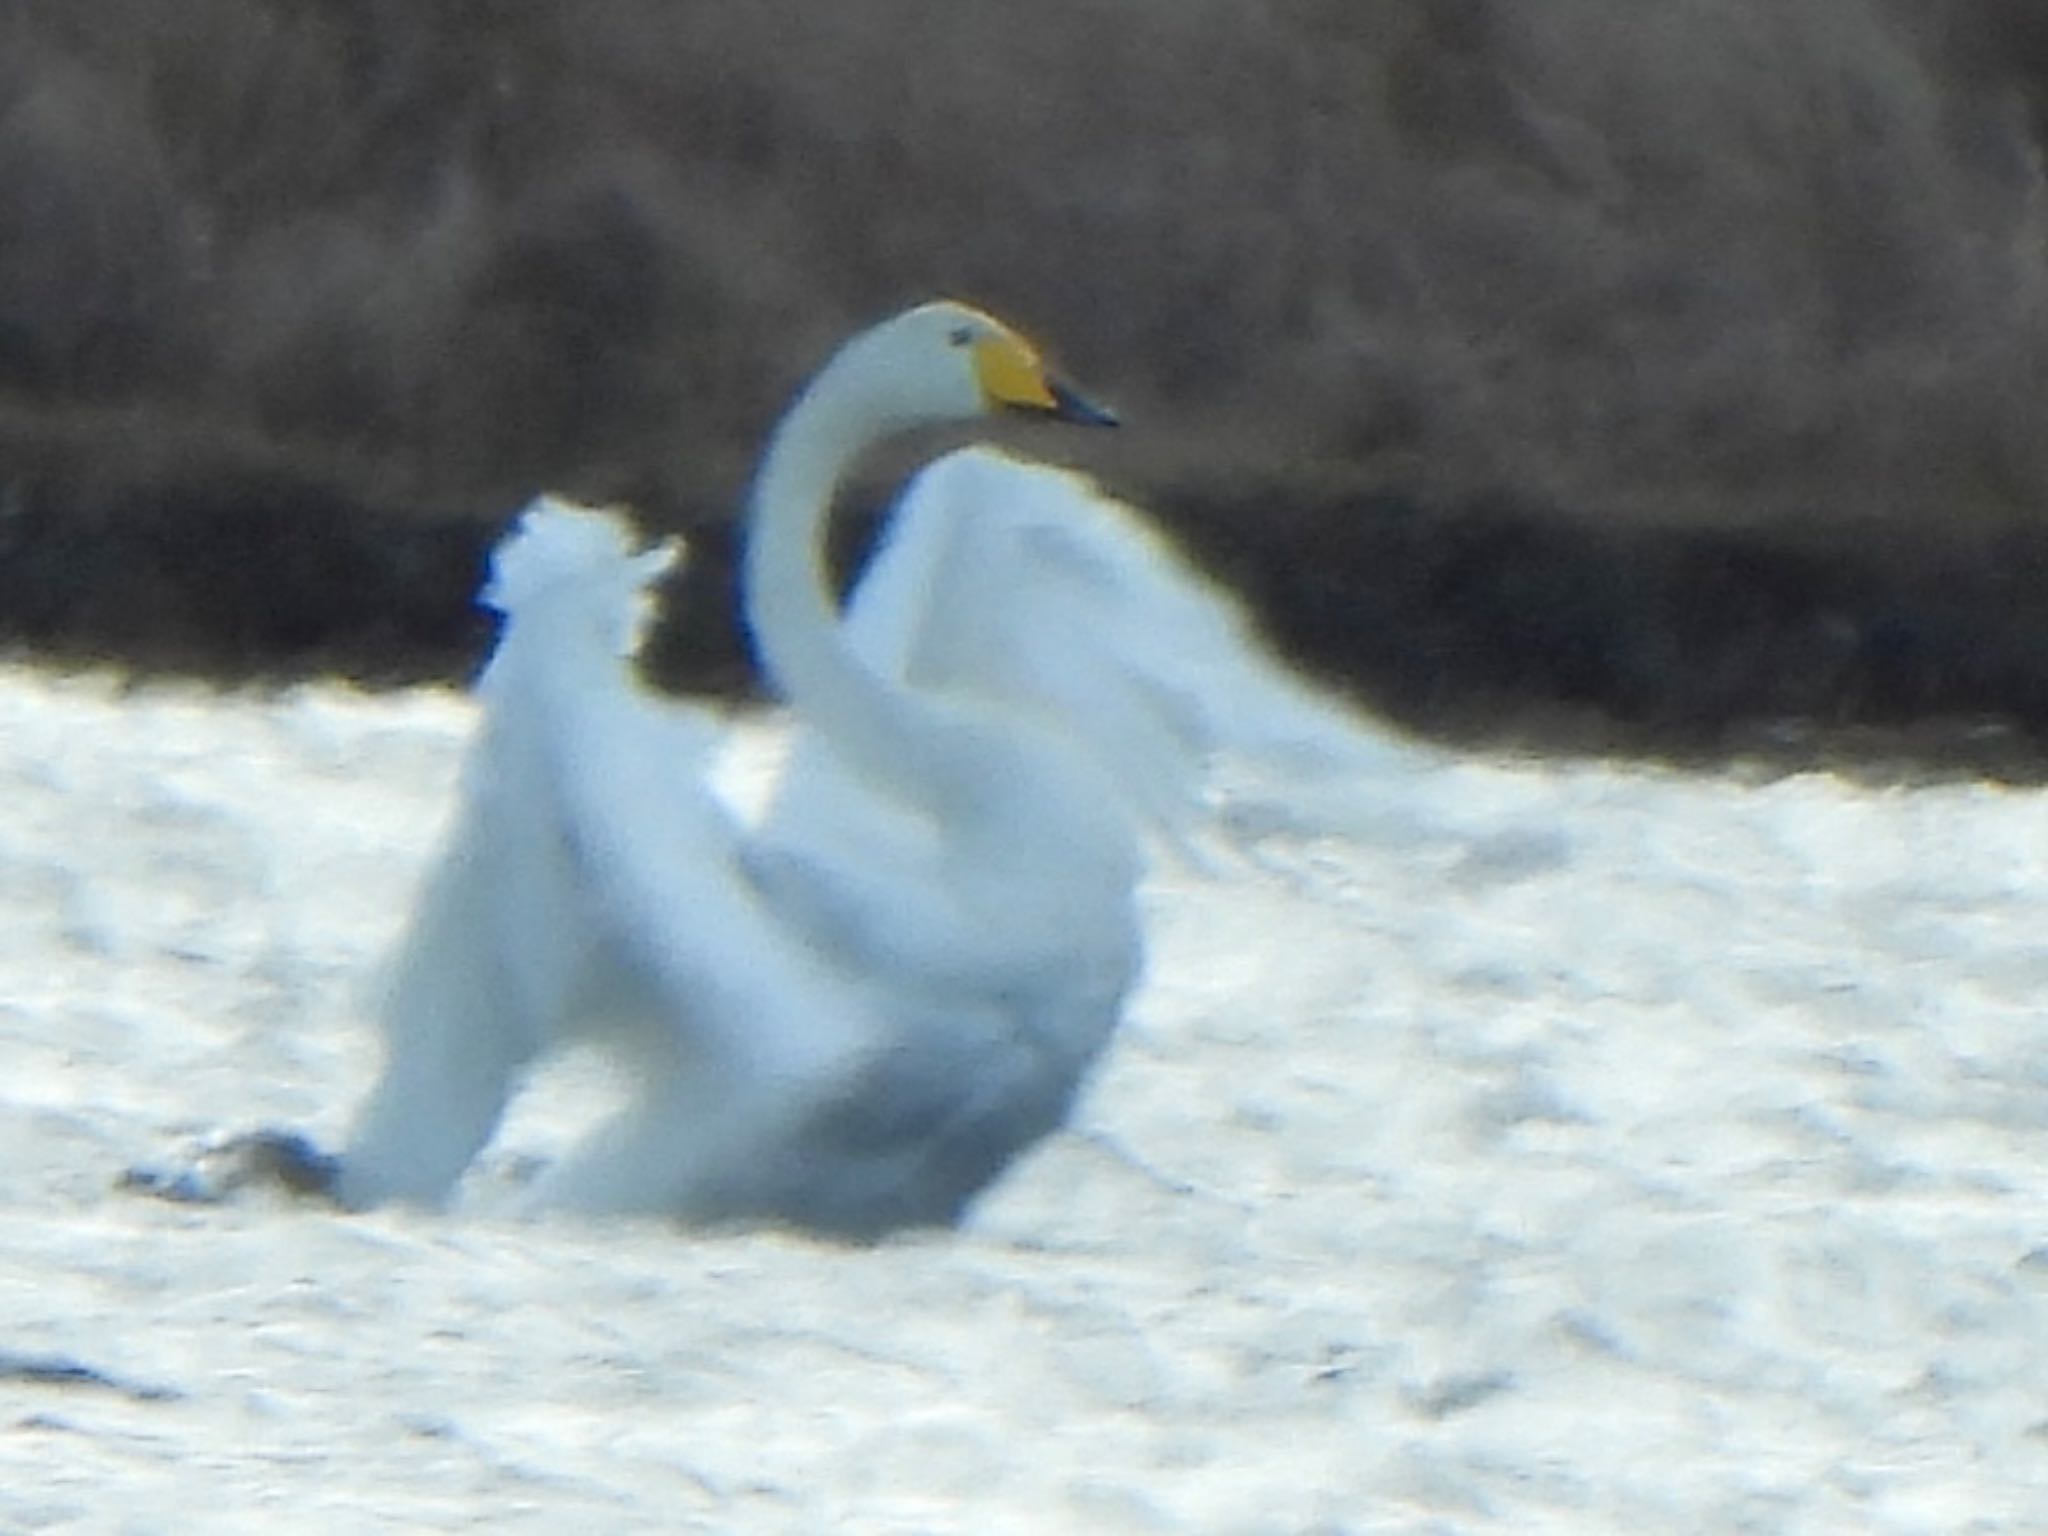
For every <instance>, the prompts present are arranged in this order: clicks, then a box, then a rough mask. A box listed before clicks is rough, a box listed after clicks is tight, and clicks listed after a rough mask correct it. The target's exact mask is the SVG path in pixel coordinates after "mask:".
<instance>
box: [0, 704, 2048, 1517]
mask: <svg viewBox="0 0 2048 1536" xmlns="http://www.w3.org/2000/svg"><path fill="white" fill-rule="evenodd" d="M471 718H472V716H471V713H470V707H469V706H468V705H467V704H466V703H465V702H464V701H462V700H460V699H458V698H456V697H454V696H452V695H446V694H415V695H407V696H399V697H390V698H375V699H368V698H361V697H357V696H355V695H352V694H349V693H347V692H345V691H341V690H337V689H330V688H312V689H304V690H300V691H296V692H293V693H291V694H288V695H286V696H283V697H281V698H269V697H234V696H228V697H221V696H216V695H214V694H211V693H208V692H206V691H203V690H199V689H184V688H178V689H172V688H154V687H152V688H146V689H142V690H139V691H134V692H123V691H122V690H121V689H119V688H118V687H116V686H114V685H112V684H110V683H107V682H105V681H101V680H95V679H68V680H67V679H54V678H51V677H48V676H44V675H41V674H38V673H36V672H34V671H30V670H22V669H16V670H11V671H5V672H0V956H4V966H5V969H4V976H5V978H6V982H5V986H4V989H0V1297H4V1307H0V1318H4V1322H0V1530H4V1531H10V1532H11V1531H16V1530H21V1531H29V1530H64V1531H121V1532H158V1531H161V1532H186V1531H208V1532H241V1531H248V1532H258V1531H261V1532H274V1531H279V1530H294V1531H323V1532H324V1531H340V1532H346V1531H358V1530H362V1531H416V1530H431V1529H457V1528H463V1529H467V1528H472V1527H474V1528H480V1529H481V1528H488V1529H491V1530H518V1531H527V1530H531V1531H553V1530H571V1531H582V1532H606V1533H611V1532H631V1531H719V1532H725V1531H747V1532H756V1531H761V1532H777V1531H787V1532H804V1533H816V1532H824V1531H889V1532H912V1531H920V1532H921V1531H931V1532H953V1531H974V1532H977V1533H982V1536H997V1533H1004V1532H1066V1531H1097V1530H1100V1531H1135V1532H1146V1531H1189V1532H1195V1531H1199V1532H1219V1533H1224V1532H1229V1533H1236V1532H1242V1533H1253V1532H1318V1531H1319V1532H1339V1531H1343V1532H1379V1531H1414V1532H1459V1531H1512V1532H1516V1533H1532V1532H1570V1533H1586V1532H1606V1531H1616V1532H1622V1531H1626V1532H1688V1531H1755V1532H1836V1531H1839V1532H1855V1533H1865V1532H1928V1533H1937V1532H1938V1533H1954V1532H1966V1531H2012V1532H2032V1531H2042V1530H2048V1022H2044V1016H2043V1010H2042V1007H2041V1000H2042V997H2043V995H2044V993H2048V797H2044V796H2042V795H2039V794H2033V793H2023V792H2011V791H2003V790H1998V789H1993V788H1983V787H1965V786H1957V787H1943V788H1933V789H1919V790H1911V791H1906V790H1894V791H1884V790H1872V789H1869V788H1861V787H1857V786H1853V785H1849V784H1845V783H1842V782H1838V781H1835V780H1832V779H1828V778H1821V777H1803V778H1794V779H1788V780H1784V781H1781V782H1777V783H1772V784H1764V785H1753V784H1745V783H1741V782H1737V781H1734V780H1729V779H1716V778H1684V777H1679V776H1675V775H1670V774H1665V773H1658V772H1649V771H1642V770H1637V769H1632V768H1616V767H1607V766H1597V765H1557V764H1540V763H1534V764H1506V763H1478V762H1473V763H1451V764H1447V765H1444V766H1441V767H1436V768H1428V769H1425V770H1421V771H1419V772H1418V773H1417V774H1414V775H1406V776H1404V775H1400V774H1390V775H1389V777H1388V778H1387V780H1386V781H1385V782H1384V783H1383V784H1381V785H1379V786H1376V787H1375V789H1374V795H1375V797H1376V799H1377V801H1378V814H1377V817H1376V819H1374V820H1373V821H1372V823H1371V825H1370V835H1369V836H1367V837H1364V838H1352V839H1347V838H1343V837H1338V836H1333V835H1329V834H1327V833H1314V832H1311V831H1308V830H1303V829H1302V828H1301V827H1299V826H1294V827H1291V826H1290V825H1289V824H1288V819H1287V818H1285V817H1278V818H1274V817H1266V818H1263V825H1262V826H1261V827H1259V828H1257V829H1243V828H1241V829H1240V831H1241V832H1243V833H1244V834H1245V838H1249V840H1248V841H1246V840H1244V839H1241V840H1240V844H1241V845H1231V846H1225V845H1222V844H1220V843H1219V845H1218V846H1217V847H1216V848H1215V849H1212V850H1209V851H1210V854H1211V857H1210V859H1209V863H1210V864H1211V865H1212V866H1213V868H1212V869H1210V870H1209V871H1208V872H1207V873H1200V872H1197V871H1195V870H1193V869H1185V870H1175V871H1172V872H1168V873H1163V874H1162V875H1161V876H1160V878H1158V879H1157V880H1156V881H1155V882H1154V883H1153V884H1152V885H1151V886H1150V887H1149V888H1148V891H1147V905H1148V910H1149V912H1150V915H1151V919H1152V922H1153V924H1154V941H1153V951H1152V970H1151V978H1150V981H1149V983H1148V984H1147V986H1146V988H1145V989H1144V991H1143V992H1142V994H1141V995H1140V997H1139V998H1138V1000H1137V1003H1136V1006H1135V1008H1134V1009H1133V1011H1132V1015H1131V1017H1130V1020H1129V1023H1128V1025H1127V1028H1126V1030H1125V1032H1124V1034H1123V1035H1122V1037H1121V1038H1120V1040H1119V1041H1118V1043H1117V1044H1116V1045H1115V1047H1114V1048H1113V1050H1112V1054H1111V1057H1110V1059H1109V1061H1108V1063H1107V1065H1106V1067H1105V1069H1104V1071H1103V1072H1102V1074H1101V1075H1100V1077H1099V1079H1098V1080H1097V1083H1096V1086H1095V1088H1094V1090H1093V1091H1092V1092H1091V1094H1090V1095H1089V1096H1088V1097H1087V1099H1086V1100H1085V1102H1084V1105H1083V1109H1082V1113H1081V1116H1080V1120H1079V1123H1078V1125H1077V1126H1076V1127H1075V1129H1074V1130H1073V1132H1071V1133H1070V1134H1067V1135H1064V1136H1062V1137H1060V1138H1058V1139H1057V1140H1055V1141H1054V1142H1053V1143H1051V1144H1049V1145H1048V1146H1046V1147H1045V1148H1044V1149H1042V1150H1041V1151H1040V1152H1039V1153H1038V1154H1036V1155H1034V1156H1033V1157H1031V1158H1030V1159H1029V1160H1028V1161H1026V1162H1024V1163H1023V1164H1021V1165H1020V1166H1019V1167H1018V1168H1017V1169H1016V1170H1015V1171H1014V1173H1013V1174H1012V1175H1011V1176H1010V1177H1009V1178H1008V1179H1007V1180H1006V1181H1005V1182H1004V1183H1003V1184H1001V1185H1000V1186H998V1188H997V1189H996V1190H995V1191H994V1193H993V1194H992V1195H991V1196H990V1197H989V1198H988V1199H987V1200H986V1201H985V1202H984V1203H983V1205H982V1206H981V1207H980V1208H979V1209H978V1211H977V1213H976V1216H975V1218H974V1220H973V1221H972V1223H971V1224H970V1226H969V1228H968V1229H967V1230H966V1231H964V1232H962V1233H957V1234H950V1235H934V1236H928V1237H919V1238H915V1239H910V1240H903V1241H897V1242H892V1243H889V1244H886V1245H883V1246H881V1247H879V1248H876V1249H872V1250H850V1249H843V1248H837V1247H832V1246H826V1245H821V1244H817V1243H813V1242H809V1241H804V1240H801V1239H796V1238H792V1237H788V1236H785V1235H779V1234H752V1235H735V1234H718V1235H710V1236H706V1235H701V1234H691V1233H687V1232H682V1231H679V1230H677V1229H675V1228H673V1227H670V1226H667V1225H664V1224H661V1223H657V1222H629V1223H618V1222H613V1223H606V1224H579V1223H576V1222H572V1221H567V1220H564V1221H559V1222H536V1221H529V1220H522V1219H518V1218H516V1217H514V1216H512V1215H511V1214H509V1213H508V1212H507V1210H506V1206H507V1204H508V1203H509V1202H508V1201H507V1200H505V1199H504V1198H503V1197H504V1196H505V1195H506V1194H507V1192H508V1191H509V1190H510V1189H511V1187H512V1179H513V1178H514V1176H515V1175H516V1173H517V1172H518V1170H519V1168H520V1166H521V1164H522V1162H523V1161H524V1160H528V1159H530V1158H533V1157H546V1156H549V1155H551V1154H552V1153H553V1152H555V1151H556V1150H558V1149H559V1148H560V1147H561V1146H562V1145H564V1143H565V1141H566V1140H567V1139H568V1138H569V1137H570V1136H571V1135H573V1134H574V1131H575V1129H576V1127H577V1126H578V1125H579V1124H581V1123H582V1122H583V1121H584V1120H586V1119H587V1117H588V1116H589V1115H590V1114H591V1113H593V1111H594V1110H595V1109H596V1108H597V1107H599V1106H601V1104H602V1102H603V1094H604V1091H605V1087H606V1085H605V1083H604V1080H603V1074H602V1068H601V1067H600V1066H599V1065H597V1064H594V1063H573V1062H572V1063H570V1064H568V1065H567V1066H565V1067H563V1068H560V1069H558V1070H555V1071H554V1072H552V1073H550V1074H549V1075H548V1076H547V1077H546V1078H544V1079H543V1081H542V1082H540V1083H539V1084H537V1085H536V1089H535V1092H534V1094H533V1095H532V1097H531V1100H530V1101H529V1102H525V1103H522V1105H521V1106H520V1108H519V1110H518V1111H517V1113H516V1114H515V1116H514V1118H513V1120H512V1123H511V1124H510V1125H508V1127H507V1128H506V1131H505V1133H504V1135H503V1136H502V1137H501V1140H500V1144H499V1149H498V1150H497V1151H496V1152H495V1153H494V1154H493V1155H492V1160H491V1162H490V1164H489V1166H488V1167H487V1168H486V1170H485V1171H483V1172H482V1173H481V1174H480V1175H479V1177H478V1178H477V1179H476V1180H474V1181H473V1187H472V1190H471V1198H470V1199H469V1200H468V1201H467V1203H466V1205H465V1207H464V1208H463V1209H461V1210H459V1211H456V1212H453V1213H450V1214H447V1215H441V1216H425V1215H419V1214H405V1213H379V1214H375V1215H370V1216H361V1217H343V1216H339V1215H336V1214H333V1213H331V1212H328V1211H325V1210H322V1209H319V1208H316V1207H312V1206H303V1207H302V1206H295V1205H293V1204H291V1203H289V1202H288V1201H286V1200H285V1199H283V1198H282V1197H272V1196H269V1195H258V1194H253V1193H252V1194H250V1195H248V1196H247V1197H246V1198H245V1199H243V1200H242V1201H241V1202H240V1203H236V1204H230V1205H226V1206H220V1207H211V1208H194V1207H180V1206H175V1205H171V1204H167V1203H163V1202H160V1201H157V1200H153V1199H149V1198H146V1197H144V1196H142V1195H140V1194H137V1193H135V1192H133V1191H129V1190H123V1189H120V1188H118V1187H117V1178H118V1176H119V1174H120V1173H121V1171H122V1170H123V1169H124V1168H125V1167H127V1166H128V1165H130V1164H133V1163H138V1162H151V1161H162V1160H165V1159H167V1158H172V1157H175V1156H176V1155H177V1154H178V1152H179V1150H180V1148H181V1146H182V1145H183V1144H184V1142H185V1141H186V1140H187V1138H189V1137H191V1136H194V1135H199V1134H204V1133H207V1132H211V1131H216V1130H221V1129H234V1128H239V1127H247V1126H251V1125H255V1124H260V1123H288V1124H293V1125H298V1126H303V1127H305V1128H307V1129H309V1130H311V1131H313V1132H314V1133H315V1134H316V1136H318V1137H319V1138H320V1139H322V1140H323V1141H326V1142H329V1143H331V1142H332V1141H333V1140H335V1139H336V1137H337V1136H338V1134H339V1132H340V1131H341V1129H342V1128H343V1126H344V1125H345V1124H346V1121H347V1116H348V1111H349V1108H350V1106H351V1105H352V1103H353V1102H354V1100H355V1098H356V1097H357V1095H358V1094H359V1093H361V1091H362V1090H363V1089H364V1087H365V1086H366V1085H367V1082H368V1080H369V1077H370V1074H371V1072H372V1070H373V1069H374V1066H375V1048H374V1043H373V1040H372V1037H371V1034H370V1031H369V1029H368V1027H367V1026H366V1024H365V1023H364V1022H363V1020H362V1018H361V1014H360V1010H359V1008H358V1007H357V1002H358V998H359V995H360V990H361V987H362V984H363V981H364V978H365V977H366V975H367V974H368V973H369V971H370V968H371V966H372V965H373V963H374V960H375V957H376V956H377V955H378V954H379V952H380V951H381V949H382V947H383V946H384V945H385V943H386V942H387V941H388V940H389V939H390V937H391V936H392V934H393V932H394V930H395V928H396V925H397V924H398V922H399V920H400V918H401V916H402V914H403V910H404V905H405V901H406V897H407V892H408V890H409V887H410V885H411V882H412V881H413V880H414V878H415V877H416V875H417V873H418V871H419V869H420V866H421V863H422V860H423V859H424V857H425V856H426V854H427V853H428V851H429V850H430V848H431V846H432V843H433V839H434V836H435V833H436V830H437V827H438V825H439V822H440V819H441V817H442V816H443V815H444V814H445V813H446V811H447V808H448V805H449V797H450V792H451V788H452V785H453V779H454V770H455V763H456V758H457V755H458V753H459V751H460V748H461V744H462V741H463V738H464V734H465V731H466V729H467V726H468V723H469V721H470V719H471ZM1250 830H1257V831H1258V832H1259V834H1260V835H1259V836H1257V837H1256V838H1250ZM67 1367H76V1368H77V1369H75V1370H70V1371H69V1372H68V1373H67V1370H66V1369H65V1368H67Z"/></svg>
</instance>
